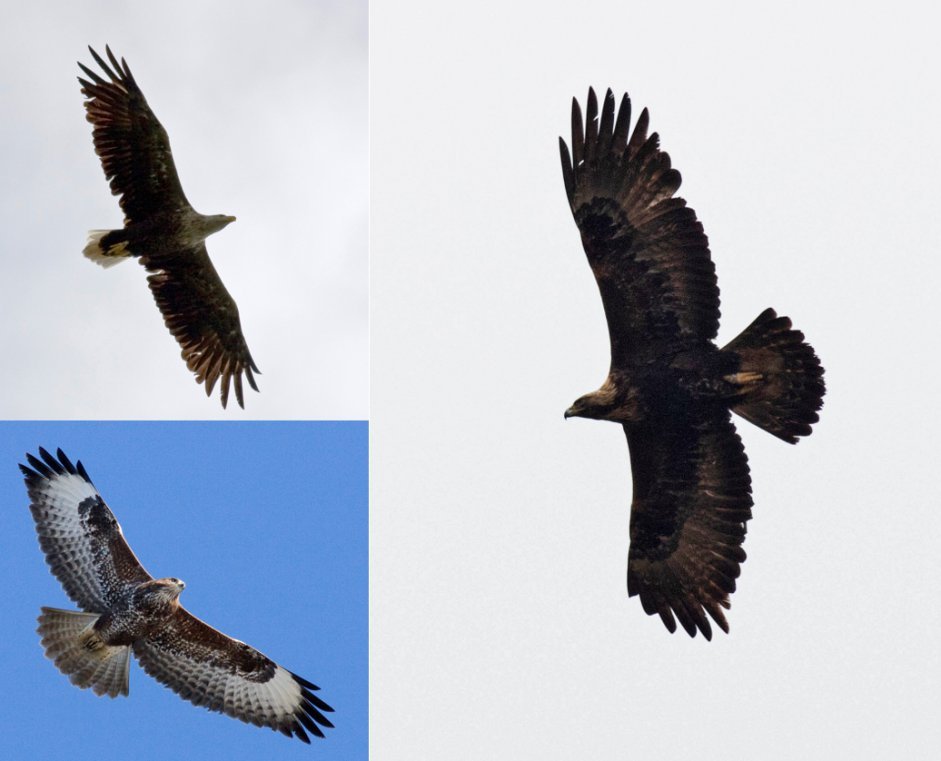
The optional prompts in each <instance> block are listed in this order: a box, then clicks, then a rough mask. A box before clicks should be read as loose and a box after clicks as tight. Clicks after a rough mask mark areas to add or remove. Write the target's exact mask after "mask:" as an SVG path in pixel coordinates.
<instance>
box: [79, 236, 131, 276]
mask: <svg viewBox="0 0 941 761" xmlns="http://www.w3.org/2000/svg"><path fill="white" fill-rule="evenodd" d="M122 232H123V230H90V231H89V233H88V243H86V244H85V248H84V249H82V253H83V254H85V256H86V257H88V258H89V259H91V260H92V261H93V262H94V263H95V264H97V265H99V266H101V267H113V266H114V265H115V264H118V263H120V262H123V261H124V260H125V259H127V258H128V257H130V256H131V252H130V251H128V248H127V240H125V239H123V237H122V236H121V233H122Z"/></svg>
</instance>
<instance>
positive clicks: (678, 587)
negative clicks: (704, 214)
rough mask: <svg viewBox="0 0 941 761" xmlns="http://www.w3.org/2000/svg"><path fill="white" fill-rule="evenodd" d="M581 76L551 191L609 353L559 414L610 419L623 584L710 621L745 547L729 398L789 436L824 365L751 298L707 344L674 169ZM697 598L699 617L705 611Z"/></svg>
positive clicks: (710, 290)
mask: <svg viewBox="0 0 941 761" xmlns="http://www.w3.org/2000/svg"><path fill="white" fill-rule="evenodd" d="M616 116H617V118H615V100H614V95H613V93H612V92H611V91H610V90H608V92H607V95H606V96H605V101H604V105H603V108H602V110H601V114H600V115H599V113H598V102H597V98H596V97H595V93H594V90H589V92H588V107H587V113H586V120H585V123H584V125H583V123H582V113H581V109H580V108H579V105H578V102H577V101H575V100H574V99H573V102H572V151H571V153H569V149H568V147H567V146H566V144H565V141H564V140H562V138H559V146H560V151H561V156H562V174H563V178H564V181H565V191H566V194H567V196H568V200H569V205H570V207H571V210H572V214H573V215H574V217H575V222H576V224H577V225H578V229H579V232H580V233H581V238H582V244H583V246H584V249H585V253H586V254H587V256H588V262H589V264H590V266H591V269H592V272H593V273H594V275H595V280H596V281H597V283H598V288H599V290H600V292H601V299H602V302H603V304H604V310H605V316H606V319H607V323H608V333H609V337H610V341H611V368H610V372H609V374H608V378H607V379H606V380H605V382H604V384H603V385H602V386H601V388H600V389H598V390H597V391H594V392H592V393H590V394H586V395H585V396H583V397H581V398H580V399H578V400H577V401H576V402H575V404H573V405H572V407H571V408H569V410H568V411H566V413H565V416H566V417H589V418H595V419H600V420H611V421H613V422H617V423H620V424H621V425H622V426H623V427H624V431H625V433H626V435H627V443H628V448H629V450H630V457H631V473H632V476H633V481H634V498H633V502H632V505H631V528H630V532H631V545H630V551H629V554H628V569H627V588H628V594H629V595H631V596H633V595H639V596H640V600H641V604H642V605H643V608H644V610H645V611H646V612H647V613H648V614H658V615H659V616H660V618H661V619H662V620H663V622H664V624H665V625H666V627H667V628H668V629H669V630H670V631H671V632H672V631H675V630H676V621H677V620H679V622H680V625H681V626H682V627H683V628H684V629H685V630H686V631H687V632H688V633H689V634H690V635H691V636H694V635H695V634H696V632H697V631H699V632H701V633H702V634H703V635H704V636H705V637H706V638H707V639H710V638H711V636H712V628H711V625H710V623H709V617H711V618H712V620H713V621H715V622H716V623H717V624H718V625H719V626H720V627H721V628H722V629H723V630H724V631H726V632H727V631H728V623H727V621H726V619H725V615H724V614H723V612H722V608H728V607H729V595H730V594H731V593H732V592H733V591H735V580H736V578H738V576H739V573H740V570H741V569H740V565H741V563H742V562H744V560H745V551H744V550H743V549H742V543H743V542H744V539H745V524H746V522H747V521H748V520H749V519H750V518H751V507H752V499H751V479H750V477H749V474H748V461H747V458H746V457H745V451H744V449H743V447H742V442H741V440H740V439H739V437H738V434H737V433H736V432H735V428H734V426H733V425H732V421H731V415H730V411H734V412H736V413H738V414H739V415H741V416H742V417H744V418H745V419H747V420H750V421H751V422H753V423H755V424H756V425H758V426H760V427H761V428H764V429H765V430H767V431H769V432H770V433H772V434H774V435H775V436H777V437H779V438H781V439H783V440H784V441H788V442H790V443H795V442H796V441H797V440H798V437H799V436H807V435H809V434H810V432H811V424H813V423H815V422H816V421H817V419H818V416H817V411H818V410H819V409H820V408H821V406H822V404H823V395H824V383H823V368H822V367H821V366H820V361H819V360H818V359H817V356H816V355H815V354H814V351H813V349H812V348H811V347H810V346H809V345H808V344H807V343H805V342H804V336H803V334H802V333H800V331H796V330H793V329H792V328H791V321H790V320H789V319H788V318H786V317H778V316H777V315H776V314H775V312H774V311H773V310H771V309H767V310H765V311H764V312H763V313H762V314H761V315H759V316H758V318H757V319H756V320H755V321H754V322H753V323H752V324H751V325H749V326H748V327H747V328H746V329H745V330H744V331H743V332H742V334H741V335H739V336H738V337H737V338H736V339H735V340H733V341H732V342H731V343H730V344H729V345H728V346H726V347H725V348H723V349H719V348H718V347H717V346H716V345H715V343H714V342H713V340H714V339H715V337H716V335H717V333H718V328H719V288H718V285H717V283H716V275H715V267H714V265H713V263H712V259H711V256H710V252H709V244H708V240H707V239H706V235H705V233H704V232H703V228H702V225H701V224H700V223H699V221H698V220H697V219H696V214H695V212H693V210H692V209H690V208H689V207H687V206H686V202H685V201H684V200H683V199H682V198H676V197H674V193H676V191H677V190H678V189H679V187H680V174H679V172H677V171H676V170H675V169H673V168H672V167H671V165H670V157H669V156H668V155H667V154H666V153H664V152H663V151H661V150H660V148H659V140H658V137H657V135H656V133H654V134H652V135H650V136H649V137H648V136H647V128H648V123H649V117H648V114H647V110H646V109H644V110H643V111H642V112H641V114H640V117H639V118H638V120H637V124H636V125H635V127H634V130H633V132H630V118H631V106H630V99H629V98H628V96H627V95H625V96H624V97H623V98H622V100H621V105H620V109H619V110H617V114H616ZM706 614H708V617H707V615H706Z"/></svg>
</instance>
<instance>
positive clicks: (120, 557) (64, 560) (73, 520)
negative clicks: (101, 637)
mask: <svg viewBox="0 0 941 761" xmlns="http://www.w3.org/2000/svg"><path fill="white" fill-rule="evenodd" d="M56 455H57V457H53V456H52V455H51V454H49V452H47V451H46V450H45V449H43V448H42V447H40V449H39V457H40V458H42V459H39V458H37V457H34V456H33V455H31V454H27V455H26V459H27V461H28V462H29V464H30V466H31V467H27V466H25V465H20V470H21V471H23V475H24V476H25V477H26V490H27V491H28V492H29V498H30V501H31V502H30V506H29V509H30V511H31V512H32V514H33V519H34V520H35V521H36V533H38V534H39V546H40V547H41V548H42V551H43V552H44V553H45V555H46V562H47V563H48V564H49V567H50V569H51V570H52V573H53V574H54V575H55V577H56V578H57V579H58V580H59V581H60V582H61V584H62V586H63V587H64V588H65V591H66V593H67V594H68V596H69V597H71V598H72V599H73V600H74V601H75V602H76V603H78V605H80V606H81V607H82V609H84V610H85V611H87V612H89V613H104V612H106V611H108V610H109V609H110V608H111V607H112V606H113V604H114V603H115V602H116V601H117V600H118V599H119V598H120V597H122V596H123V593H124V590H126V589H127V588H128V587H129V586H134V585H136V584H139V583H140V582H143V581H150V580H151V578H152V577H151V576H150V574H148V573H147V571H145V570H144V568H143V566H142V565H141V564H140V561H139V560H138V559H137V557H136V556H135V555H134V553H133V552H132V551H131V548H130V547H128V545H127V542H126V541H125V540H124V534H123V533H122V532H121V526H120V525H119V524H118V522H117V520H115V517H114V515H113V514H112V512H111V510H109V509H108V506H107V505H106V504H105V502H104V500H103V499H102V498H101V495H100V494H99V493H98V490H97V489H95V486H94V484H92V482H91V479H90V478H89V477H88V473H86V472H85V468H84V467H83V466H82V463H81V462H79V463H78V464H77V465H73V464H72V463H71V462H70V461H69V459H68V457H66V456H65V453H64V452H63V451H62V450H61V449H59V450H58V451H57V452H56Z"/></svg>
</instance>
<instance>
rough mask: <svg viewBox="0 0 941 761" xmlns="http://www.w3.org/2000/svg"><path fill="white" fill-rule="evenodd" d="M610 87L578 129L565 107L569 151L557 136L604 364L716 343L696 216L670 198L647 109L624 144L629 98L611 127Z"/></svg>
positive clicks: (666, 163)
mask: <svg viewBox="0 0 941 761" xmlns="http://www.w3.org/2000/svg"><path fill="white" fill-rule="evenodd" d="M614 106H615V104H614V95H613V93H612V92H611V91H610V90H608V92H607V95H606V96H605V100H604V106H603V108H602V112H601V118H600V124H599V119H598V102H597V99H596V97H595V92H594V90H589V91H588V110H587V114H586V117H587V121H586V124H585V126H584V129H583V127H582V112H581V109H580V108H579V105H578V101H576V100H574V99H573V100H572V154H571V155H570V154H569V150H568V147H567V146H566V144H565V141H564V140H563V139H562V138H559V149H560V152H561V155H562V174H563V177H564V180H565V192H566V194H567V195H568V199H569V205H570V206H571V209H572V214H573V215H574V216H575V222H576V224H577V225H578V229H579V232H580V233H581V236H582V244H583V245H584V248H585V253H586V254H587V255H588V261H589V264H590V265H591V269H592V272H594V275H595V279H596V280H597V282H598V288H599V289H600V290H601V299H602V301H603V303H604V311H605V315H606V317H607V321H608V333H609V336H610V339H611V363H612V367H622V366H623V365H624V364H625V362H626V361H627V358H628V357H629V356H630V355H631V354H633V353H636V352H637V351H638V350H648V351H655V352H656V353H658V354H659V353H662V352H663V351H664V350H669V348H670V347H671V346H675V345H677V344H678V343H684V342H686V341H688V340H690V339H702V340H709V339H712V338H715V336H716V333H717V331H718V327H719V288H718V286H717V285H716V274H715V267H714V266H713V263H712V259H711V258H710V255H709V243H708V240H707V239H706V235H705V233H704V232H703V229H702V225H701V224H700V223H699V221H698V220H697V219H696V214H695V212H694V211H693V210H692V209H690V208H688V207H687V206H686V202H685V201H684V200H683V199H682V198H674V197H673V194H674V193H675V192H676V191H677V189H678V188H679V187H680V181H681V180H680V173H679V172H678V171H676V170H675V169H672V168H671V166H670V157H669V155H668V154H666V153H664V152H663V151H661V150H660V149H659V138H658V137H657V134H656V133H654V134H652V135H651V136H650V137H647V125H648V115H647V110H646V109H644V111H643V112H642V113H641V115H640V118H639V119H638V120H637V124H636V126H635V127H634V132H633V134H632V135H631V136H630V139H628V128H629V127H630V119H631V102H630V99H629V98H628V96H627V95H624V97H623V98H622V100H621V107H620V110H619V111H618V114H617V121H616V122H615V107H614Z"/></svg>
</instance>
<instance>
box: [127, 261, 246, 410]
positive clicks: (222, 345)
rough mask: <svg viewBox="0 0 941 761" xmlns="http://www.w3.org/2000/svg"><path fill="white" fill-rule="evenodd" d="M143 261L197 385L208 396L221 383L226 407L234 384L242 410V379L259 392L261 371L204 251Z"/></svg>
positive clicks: (236, 311)
mask: <svg viewBox="0 0 941 761" xmlns="http://www.w3.org/2000/svg"><path fill="white" fill-rule="evenodd" d="M141 261H142V262H143V264H144V266H145V267H147V269H148V270H149V271H151V272H152V273H153V274H151V275H148V277H147V282H148V283H149V284H150V290H151V292H152V293H153V294H154V300H155V301H156V302H157V306H158V307H159V308H160V311H161V313H162V314H163V320H164V322H165V323H166V325H167V328H169V330H170V332H171V333H172V334H173V337H174V338H176V340H177V342H178V343H179V344H180V348H181V349H182V354H183V360H184V361H185V362H186V366H187V367H188V368H189V369H190V370H192V371H193V372H194V373H196V381H197V382H198V383H205V384H206V396H209V395H210V394H211V393H212V389H213V387H214V386H215V384H216V381H217V380H219V379H220V378H221V379H222V384H221V387H222V406H223V407H225V406H226V404H227V402H228V400H229V386H230V384H231V382H232V381H233V380H234V381H235V398H236V400H237V401H238V403H239V406H240V407H244V406H245V402H244V399H243V397H242V374H243V373H244V374H245V377H246V378H247V379H248V383H249V385H251V387H252V388H253V389H255V391H257V390H258V386H257V385H256V383H255V378H254V376H253V375H252V371H254V372H256V373H259V374H260V373H261V371H260V370H259V369H258V368H257V367H256V366H255V362H254V360H253V359H252V355H251V353H250V352H249V351H248V344H246V343H245V336H244V335H242V324H241V322H240V321H239V310H238V307H237V306H236V305H235V301H234V299H233V298H232V297H231V296H230V295H229V292H228V291H227V290H226V287H225V286H224V285H223V284H222V280H221V278H220V277H219V275H218V273H217V272H216V268H215V267H213V266H212V262H211V261H210V260H209V254H208V253H207V252H206V246H205V245H203V244H200V246H199V248H198V249H195V250H194V251H192V252H187V253H186V254H185V255H183V256H175V257H174V258H173V259H172V260H170V261H166V262H164V261H161V260H160V259H157V258H155V257H152V256H147V255H145V256H142V257H141Z"/></svg>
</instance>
